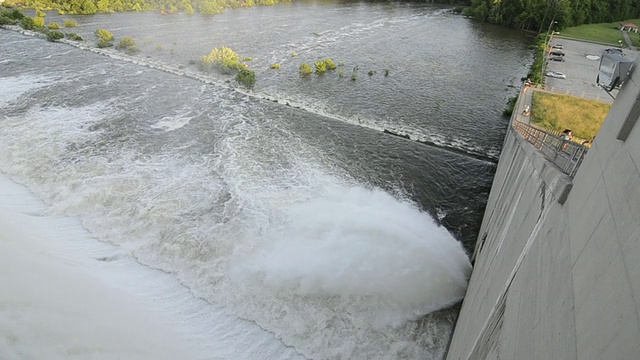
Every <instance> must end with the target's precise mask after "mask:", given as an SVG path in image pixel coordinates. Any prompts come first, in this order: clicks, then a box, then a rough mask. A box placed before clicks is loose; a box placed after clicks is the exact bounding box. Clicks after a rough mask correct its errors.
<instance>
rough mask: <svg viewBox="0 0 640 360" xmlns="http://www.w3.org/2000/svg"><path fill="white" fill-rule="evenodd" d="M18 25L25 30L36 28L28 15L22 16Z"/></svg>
mask: <svg viewBox="0 0 640 360" xmlns="http://www.w3.org/2000/svg"><path fill="white" fill-rule="evenodd" d="M20 26H22V28H23V29H25V30H33V29H35V28H36V25H35V24H34V23H33V19H32V18H30V17H25V18H23V19H22V21H21V22H20Z"/></svg>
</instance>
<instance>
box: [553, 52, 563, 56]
mask: <svg viewBox="0 0 640 360" xmlns="http://www.w3.org/2000/svg"><path fill="white" fill-rule="evenodd" d="M551 55H554V56H564V53H563V52H562V51H552V52H551Z"/></svg>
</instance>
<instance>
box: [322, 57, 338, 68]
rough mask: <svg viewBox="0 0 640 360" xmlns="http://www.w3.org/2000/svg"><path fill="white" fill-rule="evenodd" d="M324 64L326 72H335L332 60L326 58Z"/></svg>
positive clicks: (334, 64)
mask: <svg viewBox="0 0 640 360" xmlns="http://www.w3.org/2000/svg"><path fill="white" fill-rule="evenodd" d="M324 64H325V65H326V66H327V69H328V70H335V69H336V63H334V62H333V60H331V58H326V59H325V60H324Z"/></svg>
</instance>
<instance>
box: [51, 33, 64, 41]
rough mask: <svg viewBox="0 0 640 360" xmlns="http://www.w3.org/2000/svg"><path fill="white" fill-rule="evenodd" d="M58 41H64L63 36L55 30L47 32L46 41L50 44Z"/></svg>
mask: <svg viewBox="0 0 640 360" xmlns="http://www.w3.org/2000/svg"><path fill="white" fill-rule="evenodd" d="M60 39H64V34H63V33H62V32H60V31H57V30H51V31H49V32H47V40H49V41H51V42H57V41H58V40H60Z"/></svg>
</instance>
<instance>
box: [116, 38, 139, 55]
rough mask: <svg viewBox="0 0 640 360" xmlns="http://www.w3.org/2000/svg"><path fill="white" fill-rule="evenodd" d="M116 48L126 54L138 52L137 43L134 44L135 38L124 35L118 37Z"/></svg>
mask: <svg viewBox="0 0 640 360" xmlns="http://www.w3.org/2000/svg"><path fill="white" fill-rule="evenodd" d="M116 49H118V50H123V51H124V52H126V53H128V54H136V53H139V52H140V49H138V45H137V44H136V40H135V39H134V38H132V37H129V36H125V37H123V38H122V39H120V42H118V45H116Z"/></svg>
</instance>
